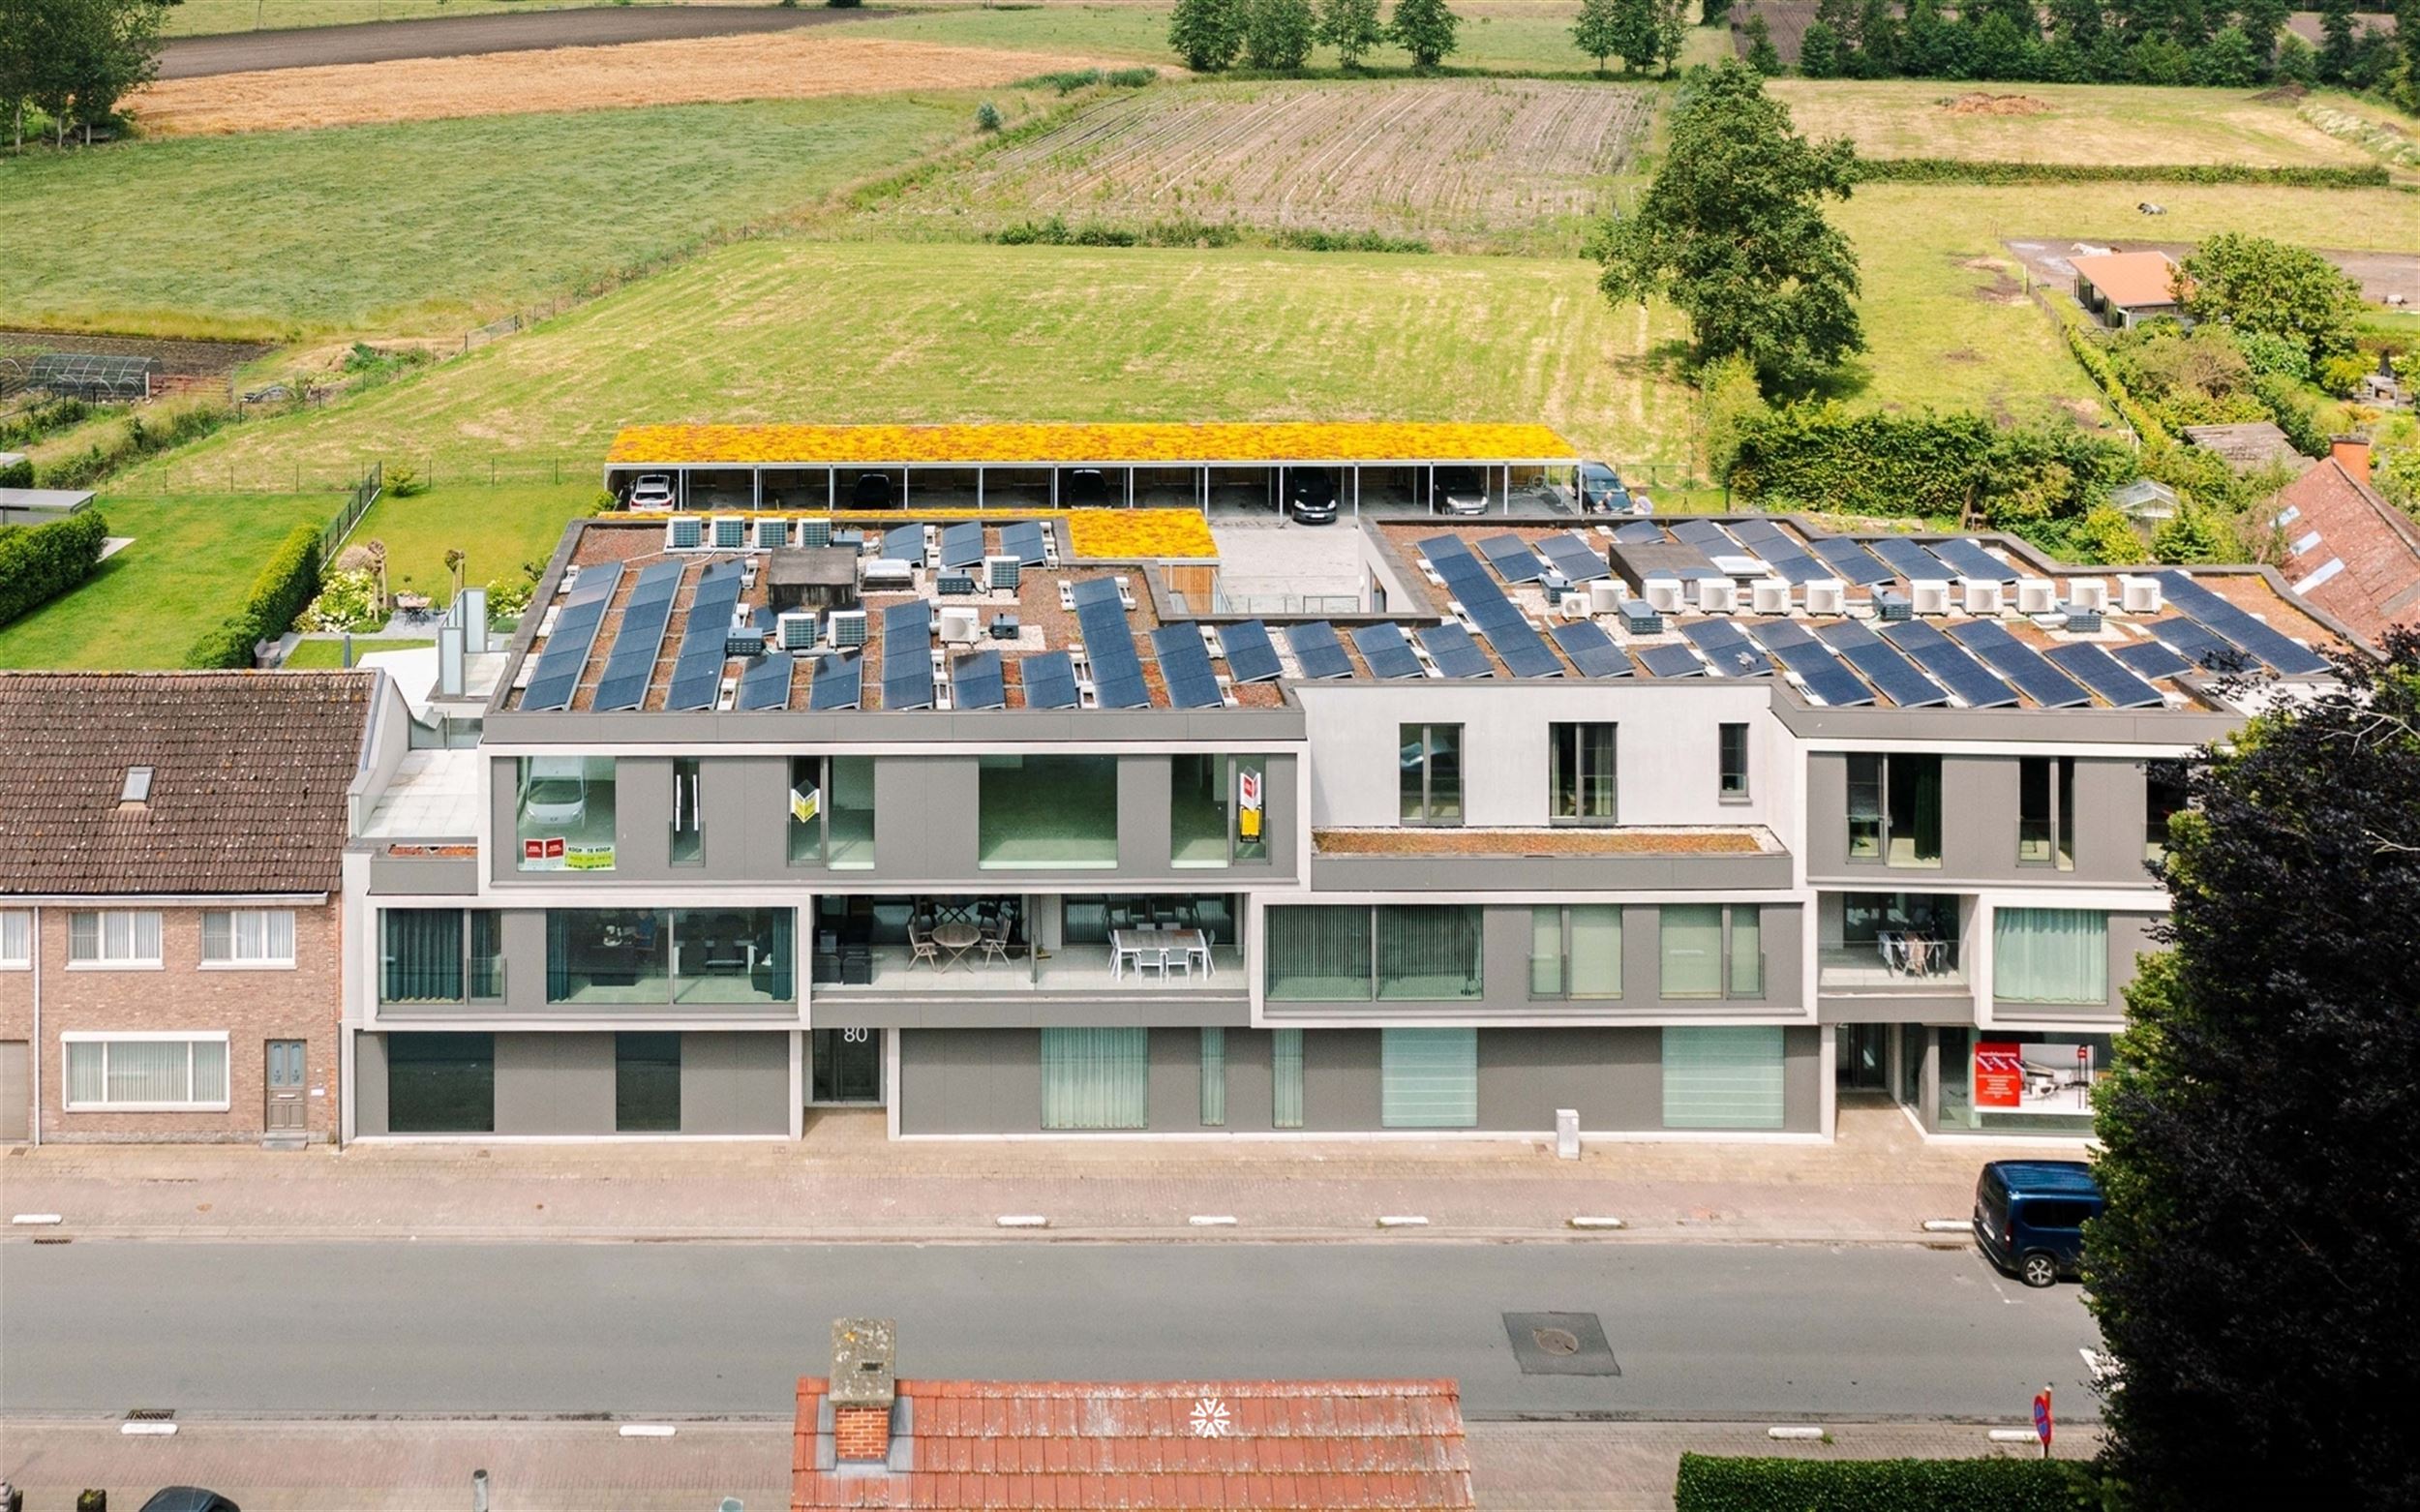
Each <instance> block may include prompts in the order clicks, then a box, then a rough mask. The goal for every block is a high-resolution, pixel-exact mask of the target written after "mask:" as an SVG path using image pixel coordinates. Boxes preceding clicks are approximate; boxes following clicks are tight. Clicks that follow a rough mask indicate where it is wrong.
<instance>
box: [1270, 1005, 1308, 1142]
mask: <svg viewBox="0 0 2420 1512" xmlns="http://www.w3.org/2000/svg"><path fill="white" fill-rule="evenodd" d="M1270 1040H1271V1045H1270V1052H1269V1054H1270V1070H1271V1071H1272V1073H1273V1074H1274V1076H1275V1094H1276V1104H1275V1107H1274V1109H1273V1110H1272V1116H1271V1118H1270V1120H1269V1121H1270V1123H1272V1124H1274V1125H1275V1126H1276V1127H1278V1128H1280V1129H1300V1128H1301V1127H1302V1031H1301V1030H1299V1029H1280V1030H1278V1031H1277V1032H1276V1033H1274V1034H1273V1035H1271V1036H1270Z"/></svg>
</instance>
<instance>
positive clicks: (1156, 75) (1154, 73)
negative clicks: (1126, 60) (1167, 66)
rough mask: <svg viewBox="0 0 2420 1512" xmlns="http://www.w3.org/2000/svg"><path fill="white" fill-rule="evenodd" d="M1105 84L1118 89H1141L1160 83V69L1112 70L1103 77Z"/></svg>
mask: <svg viewBox="0 0 2420 1512" xmlns="http://www.w3.org/2000/svg"><path fill="white" fill-rule="evenodd" d="M1101 79H1102V82H1103V83H1105V84H1108V85H1110V86H1111V87H1113V88H1117V89H1140V88H1142V87H1143V86H1144V85H1146V84H1154V83H1157V82H1159V79H1160V71H1159V70H1158V69H1111V70H1110V71H1109V72H1108V73H1106V74H1104V75H1102V76H1101Z"/></svg>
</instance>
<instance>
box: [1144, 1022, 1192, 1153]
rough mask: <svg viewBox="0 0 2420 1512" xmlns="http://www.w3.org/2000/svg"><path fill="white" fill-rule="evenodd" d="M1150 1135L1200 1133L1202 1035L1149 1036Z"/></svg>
mask: <svg viewBox="0 0 2420 1512" xmlns="http://www.w3.org/2000/svg"><path fill="white" fill-rule="evenodd" d="M1149 1043H1150V1055H1151V1115H1150V1116H1151V1132H1152V1133H1154V1134H1198V1133H1200V1132H1201V1031H1200V1030H1198V1029H1154V1030H1152V1031H1151V1032H1150V1042H1149Z"/></svg>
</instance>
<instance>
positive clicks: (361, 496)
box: [319, 462, 386, 565]
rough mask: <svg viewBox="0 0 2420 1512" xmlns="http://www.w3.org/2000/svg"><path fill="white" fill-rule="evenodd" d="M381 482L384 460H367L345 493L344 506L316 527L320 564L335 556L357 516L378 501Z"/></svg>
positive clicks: (358, 522)
mask: <svg viewBox="0 0 2420 1512" xmlns="http://www.w3.org/2000/svg"><path fill="white" fill-rule="evenodd" d="M385 482H386V466H385V464H383V463H378V462H374V463H372V464H370V470H369V471H367V472H365V473H363V474H362V475H361V480H360V481H359V482H357V483H355V484H354V485H353V486H352V488H351V489H350V490H348V492H347V493H346V495H345V503H344V506H343V507H342V508H340V509H338V510H337V511H336V514H335V516H334V518H332V519H330V520H329V521H328V523H327V525H326V526H325V527H323V528H322V529H320V531H319V560H320V562H321V564H322V565H324V564H326V563H328V562H332V561H334V560H335V559H336V554H337V552H338V551H339V550H341V549H342V548H343V547H344V545H345V537H347V536H348V535H350V534H352V533H353V527H354V526H357V525H359V524H360V523H361V517H362V516H363V515H366V514H368V513H369V512H370V506H371V505H372V504H375V503H377V502H378V494H379V492H380V491H381V489H382V488H383V487H384V486H385Z"/></svg>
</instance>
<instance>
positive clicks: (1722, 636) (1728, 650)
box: [1680, 620, 1773, 678]
mask: <svg viewBox="0 0 2420 1512" xmlns="http://www.w3.org/2000/svg"><path fill="white" fill-rule="evenodd" d="M1680 633H1681V634H1682V635H1684V636H1686V637H1688V641H1689V644H1690V645H1692V646H1694V647H1696V648H1697V649H1698V650H1702V651H1704V652H1705V653H1706V663H1707V665H1708V666H1709V667H1711V668H1712V669H1713V672H1714V676H1716V677H1718V678H1754V677H1761V676H1763V675H1764V674H1766V673H1768V672H1770V671H1772V670H1773V664H1772V663H1771V662H1770V661H1768V660H1766V659H1765V653H1764V652H1762V651H1760V650H1757V649H1756V648H1755V647H1754V646H1751V645H1749V644H1748V638H1747V636H1745V635H1744V634H1742V633H1741V632H1740V630H1739V626H1738V625H1736V624H1733V623H1732V622H1731V621H1730V620H1697V621H1695V622H1693V623H1690V624H1685V625H1682V626H1681V627H1680Z"/></svg>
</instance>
